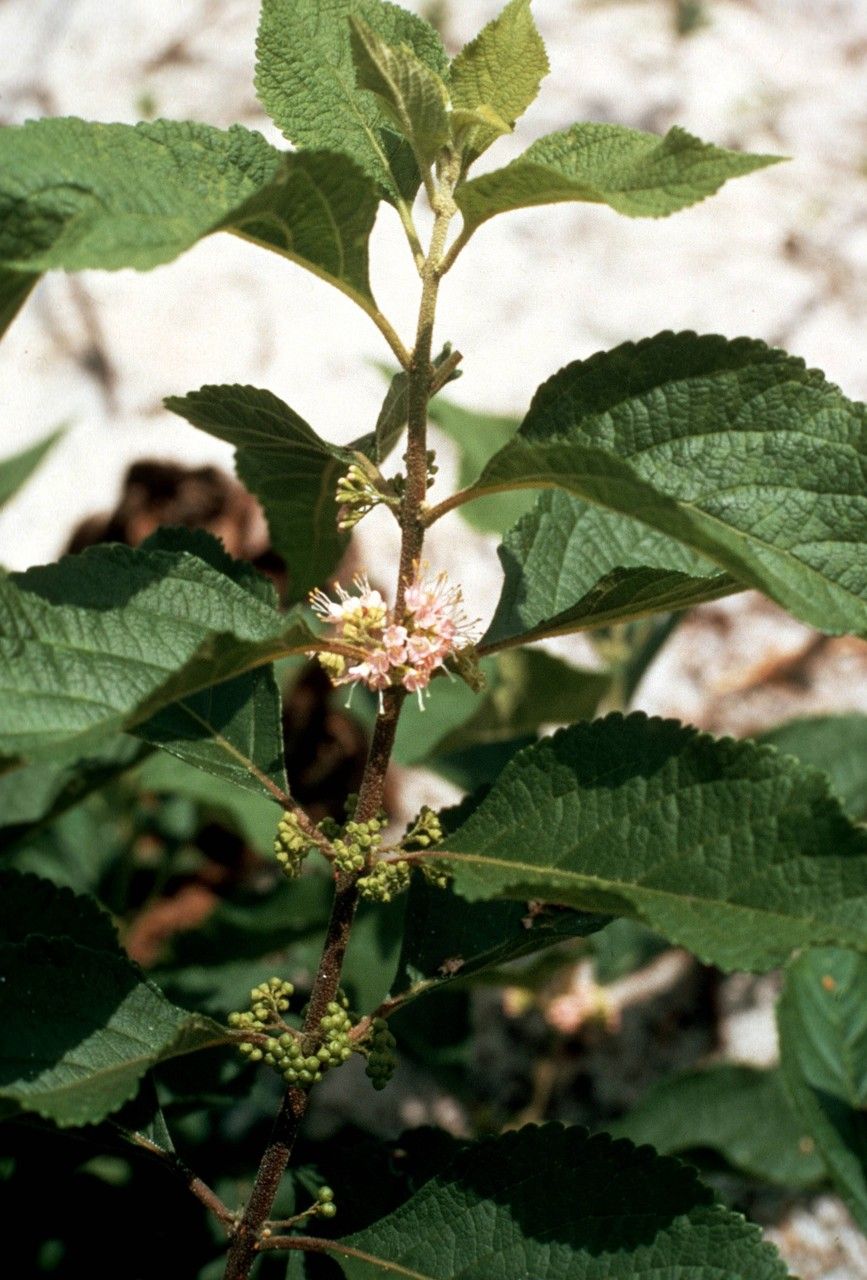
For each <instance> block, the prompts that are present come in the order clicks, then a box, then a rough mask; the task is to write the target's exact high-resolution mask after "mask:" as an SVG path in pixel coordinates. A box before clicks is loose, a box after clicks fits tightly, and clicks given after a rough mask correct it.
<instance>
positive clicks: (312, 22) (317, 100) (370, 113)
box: [256, 0, 447, 203]
mask: <svg viewBox="0 0 867 1280" xmlns="http://www.w3.org/2000/svg"><path fill="white" fill-rule="evenodd" d="M351 17H357V18H361V19H362V21H363V22H365V23H366V24H367V25H368V26H369V27H370V28H371V29H372V30H373V31H374V33H375V34H376V35H377V36H378V37H380V39H382V40H383V41H385V43H386V44H388V45H392V46H403V45H406V46H408V48H409V49H410V51H411V52H412V53H413V54H414V55H415V56H416V57H417V58H418V59H420V61H421V62H422V63H423V64H424V65H425V66H426V67H428V68H430V70H432V71H434V72H436V73H437V74H438V75H442V74H443V73H444V71H445V69H446V65H447V58H446V55H445V51H444V49H443V47H442V42H441V40H440V38H439V36H438V35H437V34H436V32H435V31H434V29H433V28H432V27H431V26H430V25H429V24H428V23H427V22H424V21H423V20H422V19H421V18H417V17H416V16H415V15H414V14H411V13H407V12H406V11H405V10H404V9H401V8H399V7H398V6H397V5H394V4H388V3H384V0H319V2H318V3H317V4H307V3H298V2H297V0H263V4H262V12H261V18H260V22H259V35H258V40H257V52H258V62H257V66H256V88H257V90H258V93H259V98H260V100H261V102H262V104H263V106H264V107H265V110H266V111H267V112H268V114H269V115H270V116H271V118H272V119H273V120H274V122H275V123H276V124H277V125H278V127H279V128H280V129H282V131H283V133H284V134H285V135H286V137H287V138H288V139H289V141H290V142H294V143H295V145H296V146H298V147H308V148H310V147H312V148H317V149H319V150H324V151H336V152H341V153H342V154H343V155H345V156H349V157H350V158H351V159H352V160H354V161H355V163H356V164H357V165H359V167H360V168H361V169H362V170H363V171H364V172H365V173H366V174H367V175H368V177H370V178H372V179H373V181H374V182H375V183H376V185H377V187H378V188H379V190H380V192H381V193H382V195H383V196H384V197H385V199H386V200H390V201H391V202H392V203H395V202H398V201H400V200H412V198H413V197H414V195H415V193H416V191H417V190H418V187H419V182H420V175H419V171H418V166H417V164H416V161H415V158H414V157H413V154H412V148H411V147H410V146H409V144H408V143H407V142H406V141H405V139H404V138H403V137H402V136H401V135H400V133H398V132H397V130H396V129H395V128H394V123H393V121H392V119H391V117H390V116H389V115H388V113H387V111H386V110H385V108H384V107H383V106H381V105H380V103H379V100H378V99H377V98H376V97H374V96H372V95H371V94H370V93H368V92H367V91H366V90H364V89H362V88H360V87H359V85H358V84H357V82H356V78H355V69H354V66H353V61H352V48H351V40H350V36H351V32H350V26H349V19H350V18H351Z"/></svg>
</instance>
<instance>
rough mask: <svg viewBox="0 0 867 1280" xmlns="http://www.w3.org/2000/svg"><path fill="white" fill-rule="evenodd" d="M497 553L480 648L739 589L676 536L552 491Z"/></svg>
mask: <svg viewBox="0 0 867 1280" xmlns="http://www.w3.org/2000/svg"><path fill="white" fill-rule="evenodd" d="M497 554H498V555H499V557H500V563H501V565H502V567H503V590H502V593H501V595H500V599H499V601H498V602H497V608H496V610H495V612H494V616H493V618H492V619H491V623H490V626H489V627H488V630H487V631H486V633H485V635H484V637H483V639H482V645H483V646H488V645H491V646H499V645H503V644H526V643H529V642H530V641H531V640H541V639H543V638H545V637H546V636H556V635H568V634H570V633H571V632H574V631H585V630H587V629H589V628H593V627H600V626H609V625H611V624H612V623H620V622H628V621H630V620H632V619H635V618H643V617H647V616H648V615H651V614H654V613H662V612H668V611H672V612H673V611H675V610H679V609H689V608H692V607H693V606H694V605H696V604H701V603H703V602H704V601H706V600H718V599H719V598H720V597H721V596H725V595H729V594H731V592H733V591H739V590H740V589H741V588H740V584H739V583H738V582H736V581H735V580H734V579H733V578H732V577H731V576H730V575H729V574H726V573H720V572H719V570H718V569H717V568H716V566H715V565H713V564H711V563H710V562H709V561H708V560H705V559H704V558H703V557H702V556H699V555H696V553H695V552H694V551H691V550H690V549H689V547H685V546H683V544H682V543H679V542H675V541H674V539H672V538H668V537H666V536H665V534H662V533H658V532H657V531H656V530H655V529H651V528H649V527H648V526H647V525H646V524H642V523H641V522H640V521H638V520H633V519H632V518H631V517H629V516H622V515H618V514H616V513H615V512H611V511H604V510H602V509H601V508H599V507H592V506H590V505H589V504H588V503H586V502H583V501H582V500H581V499H580V498H573V497H572V496H571V494H567V493H561V492H558V491H556V490H555V491H553V492H550V493H543V494H542V495H541V496H540V497H539V499H538V500H537V502H536V504H535V506H534V507H533V510H532V511H530V512H529V513H528V514H527V515H525V516H524V517H523V519H522V520H520V521H519V522H518V523H517V524H516V525H515V527H514V528H513V529H511V530H510V531H509V532H508V533H507V534H506V537H505V538H504V539H503V544H502V546H500V547H499V548H498V551H497Z"/></svg>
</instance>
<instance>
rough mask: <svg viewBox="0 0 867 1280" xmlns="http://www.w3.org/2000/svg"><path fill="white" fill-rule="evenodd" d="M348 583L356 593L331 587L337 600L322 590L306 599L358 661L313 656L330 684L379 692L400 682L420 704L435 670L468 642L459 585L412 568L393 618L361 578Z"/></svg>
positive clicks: (376, 594) (468, 633)
mask: <svg viewBox="0 0 867 1280" xmlns="http://www.w3.org/2000/svg"><path fill="white" fill-rule="evenodd" d="M353 586H354V587H355V590H356V593H357V594H355V595H351V594H350V593H349V592H347V591H345V590H344V589H343V588H342V587H340V586H336V587H335V589H336V591H337V595H338V597H339V598H338V599H337V600H332V599H331V598H330V597H329V596H327V595H325V593H324V592H322V591H314V592H313V594H312V595H311V597H310V603H311V605H312V607H313V609H314V610H315V612H316V613H317V614H318V615H319V616H320V618H322V619H323V621H325V622H327V623H329V624H330V625H331V626H333V627H334V628H335V629H336V632H337V637H336V638H337V639H338V640H339V641H340V642H341V643H342V644H345V645H347V646H349V647H351V648H352V649H354V650H355V651H356V652H357V655H358V660H357V661H353V659H351V658H344V657H342V656H340V655H338V654H331V653H322V654H319V655H318V656H319V661H320V662H321V663H322V665H323V666H324V667H325V670H326V671H327V672H328V674H329V675H330V677H331V680H332V683H334V684H336V685H340V684H363V685H366V686H367V688H368V689H373V690H375V691H378V692H380V693H381V692H382V690H383V689H387V688H389V687H390V686H393V685H402V686H403V688H404V689H406V690H408V691H409V692H410V693H416V694H418V697H419V703H420V704H421V705H424V704H423V691H424V690H425V689H427V686H428V685H429V683H430V680H431V677H432V676H433V674H434V672H435V671H436V670H437V669H438V668H440V667H443V666H444V665H445V662H446V659H448V658H450V657H452V656H453V655H456V654H459V653H461V651H462V650H464V649H466V648H468V647H469V646H470V645H471V644H472V634H471V633H472V626H471V624H470V623H469V622H468V620H467V618H466V616H465V615H464V612H463V602H462V597H461V592H460V589H459V588H458V587H453V586H449V584H448V580H447V578H446V575H445V574H444V573H440V574H437V576H436V577H435V578H424V577H423V576H422V574H421V572H420V571H416V574H415V577H414V578H413V580H412V582H411V583H410V585H409V586H408V587H407V589H406V593H405V596H404V606H403V610H402V612H401V614H400V616H397V615H396V614H395V611H394V610H392V609H389V608H388V606H387V605H386V603H385V600H384V599H383V598H382V596H381V595H380V593H379V592H378V591H375V590H373V588H372V587H371V586H370V583H369V582H368V580H367V578H366V577H356V578H355V579H354V580H353Z"/></svg>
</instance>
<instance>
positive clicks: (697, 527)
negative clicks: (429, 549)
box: [431, 333, 867, 634]
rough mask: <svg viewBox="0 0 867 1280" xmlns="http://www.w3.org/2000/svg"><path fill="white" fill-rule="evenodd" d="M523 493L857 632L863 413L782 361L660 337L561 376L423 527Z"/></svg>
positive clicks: (864, 522) (762, 351)
mask: <svg viewBox="0 0 867 1280" xmlns="http://www.w3.org/2000/svg"><path fill="white" fill-rule="evenodd" d="M526 487H542V488H561V489H566V490H568V491H569V492H571V493H573V494H575V495H576V496H578V497H581V498H584V499H585V500H587V501H589V502H591V503H593V504H594V505H595V506H599V507H604V508H607V509H608V510H610V511H614V512H617V513H618V514H619V515H621V516H626V517H629V518H630V519H632V520H637V521H639V522H640V523H642V524H644V525H649V526H650V527H651V528H653V529H655V530H657V532H658V533H660V534H662V535H664V536H665V537H666V538H667V539H674V540H675V541H676V542H679V543H682V544H683V545H684V546H686V547H688V548H690V549H691V550H692V551H694V552H696V553H697V554H698V555H699V556H705V557H707V559H708V560H710V561H713V562H714V563H715V564H717V565H719V566H720V568H722V569H724V570H725V571H726V572H727V573H729V574H731V575H732V577H734V578H735V579H737V580H738V581H739V582H740V583H741V584H742V585H744V586H749V587H755V588H756V589H757V590H759V591H763V592H765V594H766V595H769V596H770V597H771V598H772V599H774V600H776V601H777V602H778V603H779V604H781V605H783V607H784V608H785V609H787V610H789V612H790V613H793V614H794V615H795V616H796V617H798V618H801V619H802V620H803V621H805V622H808V623H810V624H811V625H812V626H815V627H818V628H819V629H820V630H822V631H827V632H831V633H837V632H855V633H859V634H867V408H865V406H864V405H860V404H856V403H854V402H852V401H851V400H847V399H846V397H845V396H844V395H843V394H842V392H841V391H840V390H839V388H837V387H835V386H834V385H833V384H832V383H829V382H826V380H825V379H824V377H823V376H822V375H821V374H820V373H818V372H816V371H815V370H810V369H807V367H806V366H805V364H804V363H803V361H801V360H798V359H795V358H794V357H792V356H789V355H786V353H785V352H783V351H775V350H772V349H771V348H769V347H766V346H765V345H764V343H762V342H758V341H754V340H752V339H748V338H739V339H736V340H735V341H729V340H727V339H725V338H721V337H716V336H710V337H699V336H697V335H696V334H694V333H681V334H673V333H662V334H658V335H657V336H656V337H655V338H648V339H646V340H645V341H643V342H639V343H626V344H624V345H623V346H621V347H617V348H615V349H614V350H613V351H609V352H604V353H601V354H599V355H596V356H592V357H591V358H590V359H589V360H579V361H576V362H575V363H574V364H571V365H567V367H566V368H565V369H562V370H561V371H560V372H559V373H558V374H555V376H554V377H553V378H551V379H550V380H549V381H548V382H546V383H544V384H543V386H542V387H541V388H540V389H539V391H538V392H537V393H536V396H535V398H534V400H533V403H532V405H531V406H530V410H529V412H528V414H527V417H526V418H525V419H524V422H523V423H522V425H521V428H520V430H519V432H518V434H517V436H515V437H514V439H513V440H512V441H511V442H510V443H509V444H507V445H506V446H505V447H504V448H503V449H501V450H500V452H499V453H498V454H496V455H495V456H494V457H493V458H492V459H491V460H490V462H489V463H488V464H487V465H486V467H485V468H484V470H483V472H482V474H481V476H480V477H479V479H478V481H477V482H476V483H475V484H474V485H472V486H471V487H470V488H469V489H467V490H464V492H463V493H462V494H458V495H456V497H455V498H453V499H450V500H448V501H446V502H445V503H443V504H441V506H440V508H435V509H434V511H433V512H432V513H431V518H432V519H436V518H437V516H438V515H440V514H443V513H444V512H445V511H446V510H449V509H451V508H452V507H454V506H457V505H459V503H460V502H463V501H469V500H470V499H472V498H474V497H477V496H482V495H484V494H487V493H497V492H501V491H503V490H507V489H520V488H526ZM690 576H692V574H690Z"/></svg>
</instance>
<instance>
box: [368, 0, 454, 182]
mask: <svg viewBox="0 0 867 1280" xmlns="http://www.w3.org/2000/svg"><path fill="white" fill-rule="evenodd" d="M349 21H350V26H351V31H352V34H351V48H352V60H353V62H354V64H355V78H356V82H357V84H358V87H359V88H360V89H367V90H369V91H370V92H371V93H375V94H376V96H377V98H378V99H379V101H380V103H381V105H382V106H383V108H384V109H385V111H386V114H387V115H388V117H389V119H390V120H391V122H392V124H393V126H394V127H395V128H396V129H397V132H398V133H400V134H401V135H402V136H403V137H404V138H406V140H407V142H408V143H409V144H410V146H411V147H412V150H413V153H414V155H415V157H416V160H417V162H418V166H419V169H420V170H421V169H423V168H426V167H430V165H431V164H432V163H433V161H434V159H435V158H436V156H437V155H438V154H439V153H440V151H442V149H443V147H444V146H445V144H446V143H447V142H448V140H449V137H450V128H449V117H448V110H447V108H448V101H449V95H448V90H447V89H446V86H445V83H444V81H443V80H442V78H441V77H440V76H438V75H437V74H436V72H435V71H432V70H431V68H430V67H429V66H427V65H426V64H425V63H424V62H422V60H421V58H418V57H416V55H415V54H414V53H413V51H412V49H411V48H410V47H409V45H406V44H404V45H400V46H398V47H397V48H394V47H392V46H391V45H389V44H387V43H386V42H385V41H384V40H381V39H380V37H379V36H378V35H377V34H376V32H375V31H374V30H373V29H372V28H371V27H369V26H368V25H367V23H366V22H363V21H362V20H361V19H360V18H357V17H351V18H350V20H349Z"/></svg>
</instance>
